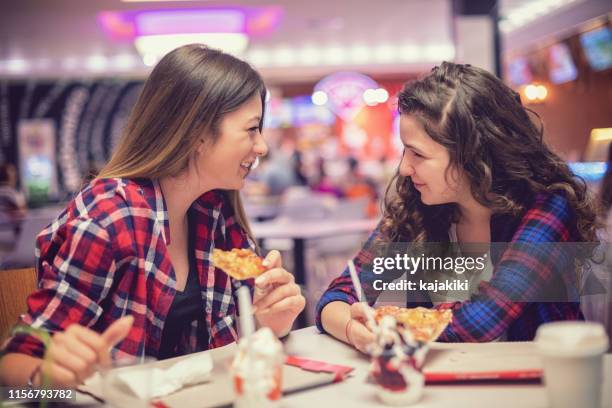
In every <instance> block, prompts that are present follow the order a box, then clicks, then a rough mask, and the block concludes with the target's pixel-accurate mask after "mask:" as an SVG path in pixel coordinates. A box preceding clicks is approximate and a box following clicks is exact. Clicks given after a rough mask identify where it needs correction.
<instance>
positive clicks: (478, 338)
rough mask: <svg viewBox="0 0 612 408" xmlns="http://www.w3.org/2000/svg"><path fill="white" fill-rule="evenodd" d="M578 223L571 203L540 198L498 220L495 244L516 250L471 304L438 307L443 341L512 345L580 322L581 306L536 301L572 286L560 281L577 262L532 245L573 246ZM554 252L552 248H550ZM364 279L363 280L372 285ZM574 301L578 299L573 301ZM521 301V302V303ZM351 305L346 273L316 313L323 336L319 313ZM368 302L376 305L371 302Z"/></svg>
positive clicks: (363, 257)
mask: <svg viewBox="0 0 612 408" xmlns="http://www.w3.org/2000/svg"><path fill="white" fill-rule="evenodd" d="M574 225H575V219H574V215H573V212H572V210H571V208H570V207H569V203H568V202H567V200H566V199H565V198H563V197H562V196H559V195H552V194H539V195H538V196H537V197H536V198H535V200H534V202H533V205H532V206H531V208H528V209H527V211H526V212H525V213H524V215H523V216H522V217H521V218H520V219H515V218H513V217H509V216H507V215H494V216H493V217H492V219H491V238H492V239H491V241H492V242H511V243H513V244H514V245H510V246H508V248H507V249H506V250H505V251H504V253H503V254H501V256H500V258H499V260H498V261H497V262H496V264H495V269H494V275H493V277H492V279H491V280H490V281H489V282H481V283H480V285H479V286H478V292H477V293H476V294H475V295H473V296H472V297H471V298H470V299H469V300H467V301H463V302H450V303H442V304H437V305H436V306H435V308H436V309H451V310H452V311H453V321H452V323H451V324H450V325H449V326H448V327H447V328H446V330H445V331H444V332H443V333H442V335H441V336H440V338H439V341H447V342H485V341H492V340H495V339H498V338H500V336H502V335H503V336H505V338H506V340H508V341H527V340H532V339H533V338H534V336H535V332H536V329H537V328H538V326H539V325H541V324H542V323H546V322H551V321H556V320H582V319H583V316H582V313H581V311H580V303H579V302H534V301H533V300H534V299H537V298H538V296H539V295H540V294H541V293H543V292H545V291H546V289H547V288H549V287H550V286H551V285H557V286H559V285H561V286H565V287H567V288H570V287H572V286H573V285H574V284H573V283H572V282H569V281H567V282H559V279H561V280H563V279H571V278H572V277H568V276H566V275H567V274H565V275H563V276H561V275H562V274H560V273H559V271H563V270H567V269H568V265H570V263H572V265H573V262H574V259H572V258H571V257H570V256H567V255H566V254H563V253H561V251H559V248H556V251H557V253H543V251H544V248H546V246H543V245H529V244H531V243H533V244H536V243H554V242H571V241H572V238H573V235H574V233H573V232H572V231H574V228H575V227H574ZM380 234H381V232H380V231H379V228H377V229H376V230H374V232H373V233H372V234H371V236H370V238H369V239H368V243H366V245H365V246H364V247H363V248H362V250H361V251H360V252H359V253H358V254H357V256H356V257H355V259H354V263H355V266H356V269H357V272H358V273H360V274H361V273H364V274H367V273H369V271H363V270H362V266H363V265H366V264H371V263H372V259H373V257H374V255H373V253H372V251H371V249H370V244H371V243H372V242H374V240H376V238H377V237H379V236H380ZM550 247H553V248H554V246H549V248H550ZM369 278H370V277H366V276H363V277H361V278H360V279H361V280H362V281H363V280H366V281H367V280H368V279H369ZM571 299H574V298H571ZM521 300H523V301H521ZM333 301H341V302H346V303H348V304H352V303H354V302H356V301H357V297H356V294H355V292H354V289H353V285H352V283H351V278H350V275H349V272H348V269H347V270H345V271H344V272H343V273H342V274H341V275H340V276H339V277H338V278H336V279H335V280H333V281H332V283H331V284H330V285H329V288H328V289H327V291H326V292H325V293H324V294H323V296H322V297H321V299H320V300H319V302H318V304H317V308H316V324H317V327H318V328H319V330H320V331H322V332H324V331H325V330H324V328H323V325H322V324H321V311H322V310H323V308H324V307H325V306H326V305H327V304H328V303H330V302H333ZM414 301H415V299H410V298H409V299H408V305H407V306H408V307H414V306H425V307H432V306H433V305H432V304H431V303H428V302H424V303H423V302H420V303H417V302H414ZM370 303H373V301H372V302H370Z"/></svg>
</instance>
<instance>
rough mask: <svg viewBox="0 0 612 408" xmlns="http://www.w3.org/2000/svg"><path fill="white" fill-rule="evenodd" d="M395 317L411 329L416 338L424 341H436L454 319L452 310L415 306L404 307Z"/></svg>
mask: <svg viewBox="0 0 612 408" xmlns="http://www.w3.org/2000/svg"><path fill="white" fill-rule="evenodd" d="M395 319H396V320H397V322H398V323H399V324H400V325H403V326H404V327H406V328H408V329H410V330H411V331H412V334H413V335H414V337H415V339H416V340H418V341H421V342H424V343H427V342H430V341H435V340H436V339H437V338H438V337H439V336H440V334H442V332H443V331H444V329H445V328H446V326H448V324H449V323H450V322H451V321H452V320H453V312H452V311H451V310H448V309H446V310H436V309H427V308H424V307H415V308H414V309H402V310H400V311H399V312H398V313H397V314H396V315H395Z"/></svg>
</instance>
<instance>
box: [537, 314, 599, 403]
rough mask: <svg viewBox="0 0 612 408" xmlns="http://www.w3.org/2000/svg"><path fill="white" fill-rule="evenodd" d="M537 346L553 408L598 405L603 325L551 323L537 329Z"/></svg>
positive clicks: (591, 323)
mask: <svg viewBox="0 0 612 408" xmlns="http://www.w3.org/2000/svg"><path fill="white" fill-rule="evenodd" d="M535 342H536V346H537V349H538V352H539V354H540V357H541V358H542V363H543V366H544V383H545V385H546V390H547V393H548V398H549V405H550V407H552V408H575V407H582V408H600V407H601V391H602V381H603V354H604V353H605V352H606V350H607V349H608V342H609V339H608V336H607V335H606V332H605V329H604V327H603V326H602V325H601V324H599V323H594V322H554V323H547V324H544V325H542V326H540V327H539V328H538V331H537V334H536V339H535Z"/></svg>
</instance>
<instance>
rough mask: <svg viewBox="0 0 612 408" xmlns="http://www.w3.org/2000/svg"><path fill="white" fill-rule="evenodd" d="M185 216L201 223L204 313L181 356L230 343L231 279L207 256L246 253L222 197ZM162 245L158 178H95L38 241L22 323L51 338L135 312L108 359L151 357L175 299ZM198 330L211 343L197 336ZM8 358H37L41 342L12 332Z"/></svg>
mask: <svg viewBox="0 0 612 408" xmlns="http://www.w3.org/2000/svg"><path fill="white" fill-rule="evenodd" d="M189 211H190V212H194V213H195V214H192V215H193V219H196V220H197V224H196V225H195V226H194V228H195V243H194V246H195V257H196V263H197V271H198V276H199V281H200V288H201V293H202V300H203V304H204V307H205V310H202V318H201V319H200V321H198V322H197V323H196V322H194V323H193V325H192V327H191V328H190V330H189V331H188V332H186V333H183V335H182V339H181V341H180V342H179V348H180V350H178V351H179V352H180V353H181V354H186V353H190V352H195V351H200V350H204V349H206V348H215V347H220V346H223V345H225V344H228V343H231V342H233V341H235V340H236V319H235V317H236V311H237V308H236V298H235V288H236V286H234V283H236V282H234V281H233V280H232V279H231V278H229V277H228V276H227V275H226V274H225V273H223V272H222V271H220V270H218V269H216V268H215V267H214V266H213V265H212V262H211V256H210V254H211V252H212V249H213V248H222V249H230V248H236V247H239V248H244V247H249V246H251V247H252V243H251V242H250V241H249V240H248V238H247V235H246V233H245V232H244V230H243V229H242V228H241V227H240V225H239V224H238V222H237V220H236V218H235V217H234V211H233V207H232V205H231V204H230V202H229V201H228V199H227V197H226V195H225V194H224V193H223V192H222V191H220V190H214V191H210V192H208V193H206V194H204V195H202V196H201V197H200V198H199V199H198V200H197V201H196V202H195V203H194V204H193V205H192V206H191V208H190V210H189ZM167 244H169V226H168V214H167V211H166V206H165V202H164V197H163V195H162V191H161V188H160V186H159V184H158V182H157V181H152V180H148V179H134V180H127V179H103V180H95V181H93V182H92V183H91V184H90V185H89V186H87V187H86V188H85V189H83V191H81V192H80V193H79V194H78V195H77V196H76V197H75V198H74V199H73V200H72V201H71V202H70V204H69V205H68V206H67V207H66V209H65V210H64V211H63V212H62V213H61V214H60V215H59V216H58V218H57V219H56V220H55V221H54V222H53V223H52V224H51V225H50V226H49V227H47V228H46V229H45V230H43V231H42V232H41V233H40V235H39V236H38V238H37V245H36V256H37V260H38V261H37V272H38V277H39V289H38V291H37V292H35V293H33V294H32V295H30V297H29V298H28V308H29V310H28V313H27V314H25V315H23V316H22V317H21V322H22V323H25V324H27V325H30V326H32V327H35V328H41V329H44V330H46V331H49V332H57V331H62V330H65V329H66V327H67V326H68V325H70V324H72V323H78V324H80V325H83V326H88V327H90V328H92V329H93V330H95V331H97V332H103V331H104V330H105V329H106V328H107V327H108V326H109V325H110V324H111V323H112V322H114V321H115V320H117V319H118V318H120V317H121V316H124V315H132V316H134V325H133V327H132V329H131V330H130V332H129V334H128V335H127V337H126V338H125V339H124V340H123V341H121V342H120V343H118V344H117V345H116V346H115V348H114V349H113V354H114V355H122V354H127V355H133V356H143V355H149V356H157V353H158V350H159V346H160V340H161V336H162V330H163V327H164V321H165V319H166V315H167V314H168V310H169V308H170V306H171V304H172V301H173V299H174V295H175V293H176V291H175V286H176V279H175V275H174V271H173V269H172V264H171V261H170V256H169V253H168V250H167V246H166V245H167ZM247 284H248V285H249V286H251V287H252V284H253V282H252V281H247ZM202 324H204V325H205V327H199V326H200V325H202ZM201 329H204V333H207V334H208V336H207V341H206V338H203V337H206V336H201V335H200V336H198V332H200V330H201ZM5 352H19V353H26V354H30V355H35V356H38V357H41V356H42V355H43V346H42V343H41V342H40V341H38V340H36V338H34V337H33V336H31V335H25V334H17V335H15V336H14V337H12V338H11V339H10V340H9V342H8V343H7V345H6V347H5Z"/></svg>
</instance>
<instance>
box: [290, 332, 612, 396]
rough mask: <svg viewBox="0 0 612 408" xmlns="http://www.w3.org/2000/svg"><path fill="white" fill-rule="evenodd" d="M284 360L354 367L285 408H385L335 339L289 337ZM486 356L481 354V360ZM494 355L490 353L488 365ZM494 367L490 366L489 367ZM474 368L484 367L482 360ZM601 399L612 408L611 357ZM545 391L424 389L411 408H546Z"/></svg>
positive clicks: (360, 360) (359, 361) (358, 358)
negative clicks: (348, 373)
mask: <svg viewBox="0 0 612 408" xmlns="http://www.w3.org/2000/svg"><path fill="white" fill-rule="evenodd" d="M478 346H479V344H465V343H455V344H448V343H447V344H444V343H436V344H434V345H433V347H432V350H436V349H452V350H461V351H464V352H465V353H470V352H471V351H470V350H475V348H477V347H478ZM489 346H490V350H495V349H496V348H497V349H499V350H500V355H501V353H503V350H506V351H511V350H512V349H513V348H516V347H521V348H525V347H528V348H532V347H533V350H534V358H537V357H535V346H534V344H533V343H531V342H530V343H501V342H500V343H495V344H489ZM286 350H287V352H288V353H289V354H298V355H302V356H305V357H309V358H312V359H317V360H323V361H327V362H331V363H336V364H341V365H347V366H351V367H355V371H354V375H353V376H352V377H351V378H348V379H346V380H345V381H343V382H340V383H337V384H333V385H329V386H326V387H321V388H317V389H312V390H309V391H305V392H302V393H299V394H295V395H289V396H287V397H286V398H285V401H286V404H285V406H287V407H295V408H302V407H303V408H311V407H330V406H333V407H338V408H339V407H350V408H360V407H378V406H381V407H384V406H385V405H383V404H381V403H380V402H379V401H378V400H377V398H376V396H375V389H374V385H371V384H368V383H366V377H367V375H368V369H369V360H368V359H367V358H365V357H364V356H362V355H361V354H360V353H358V352H357V351H355V350H354V349H352V348H351V347H349V346H347V345H345V344H344V343H341V342H339V341H336V340H335V339H333V338H331V337H329V336H327V335H323V334H319V333H318V331H317V330H316V329H315V328H314V327H308V328H305V329H302V330H298V331H296V332H294V333H292V334H291V336H290V339H289V341H288V342H287V344H286ZM484 355H485V354H483V356H484ZM495 355H496V353H495V352H492V353H491V355H490V357H491V361H492V360H493V359H494V358H495ZM492 362H493V361H492ZM479 365H482V366H486V365H487V359H484V361H482V362H480V364H479ZM604 371H605V372H604V385H603V389H604V396H603V401H604V404H603V405H602V406H603V407H612V354H606V355H605V357H604ZM546 406H547V396H546V390H545V388H544V386H543V385H540V384H527V383H524V384H519V383H515V384H509V383H506V384H473V385H466V384H461V385H459V384H456V385H427V386H426V388H425V395H424V397H423V399H422V401H420V402H419V403H418V404H415V405H412V407H414V408H430V407H431V408H438V407H440V408H443V407H444V408H448V407H452V408H462V407H466V408H468V407H469V408H473V407H495V408H503V407H508V408H516V407H546Z"/></svg>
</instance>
